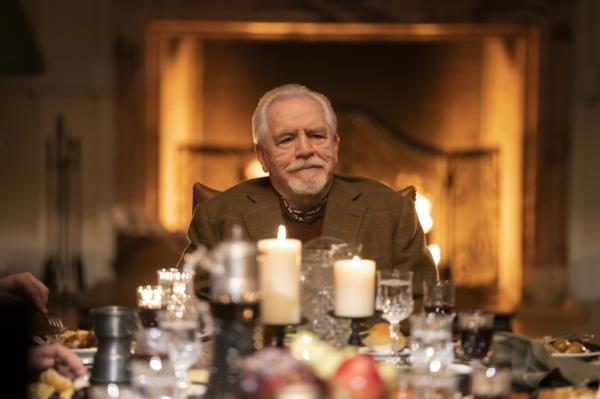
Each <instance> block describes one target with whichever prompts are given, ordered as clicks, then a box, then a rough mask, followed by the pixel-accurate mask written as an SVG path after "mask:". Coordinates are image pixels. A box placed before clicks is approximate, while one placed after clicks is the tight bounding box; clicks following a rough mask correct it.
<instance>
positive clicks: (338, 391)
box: [329, 354, 385, 399]
mask: <svg viewBox="0 0 600 399" xmlns="http://www.w3.org/2000/svg"><path fill="white" fill-rule="evenodd" d="M329 388H330V390H331V394H332V398H334V399H337V398H344V399H381V398H383V396H384V395H385V383H384V382H383V380H382V379H381V377H380V376H379V373H377V367H376V366H375V361H374V360H373V358H372V357H371V356H369V355H365V354H360V355H356V356H353V357H351V358H349V359H346V360H345V361H344V362H343V363H342V364H341V365H340V367H338V369H337V371H336V373H335V375H334V376H333V378H331V380H330V381H329Z"/></svg>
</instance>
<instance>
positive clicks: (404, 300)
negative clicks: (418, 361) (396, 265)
mask: <svg viewBox="0 0 600 399" xmlns="http://www.w3.org/2000/svg"><path fill="white" fill-rule="evenodd" d="M412 278H413V273H412V272H411V271H404V270H380V271H378V272H377V299H376V306H377V310H380V311H381V315H382V317H383V318H384V319H385V320H387V321H388V322H389V323H390V338H391V347H392V348H391V349H392V357H391V359H390V361H391V362H392V363H393V364H395V365H397V366H406V365H407V364H406V360H405V359H403V358H402V357H401V356H400V351H401V348H398V338H399V332H400V322H401V321H402V320H404V319H406V318H407V317H408V316H410V315H411V313H412V312H413V306H414V301H413V295H412Z"/></svg>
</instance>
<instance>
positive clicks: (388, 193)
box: [336, 175, 409, 212]
mask: <svg viewBox="0 0 600 399" xmlns="http://www.w3.org/2000/svg"><path fill="white" fill-rule="evenodd" d="M336 186H337V187H338V190H340V191H343V192H345V193H347V194H346V196H347V197H350V198H352V200H353V201H355V202H356V203H361V204H363V205H366V206H368V207H369V208H370V209H371V210H372V211H376V212H377V211H385V210H391V209H397V208H402V207H403V206H404V205H405V202H406V201H409V200H408V198H406V197H404V196H403V195H401V194H400V193H398V191H396V190H395V189H393V188H391V187H389V186H387V185H385V184H383V183H380V182H378V181H376V180H373V179H370V178H368V177H362V176H338V175H336Z"/></svg>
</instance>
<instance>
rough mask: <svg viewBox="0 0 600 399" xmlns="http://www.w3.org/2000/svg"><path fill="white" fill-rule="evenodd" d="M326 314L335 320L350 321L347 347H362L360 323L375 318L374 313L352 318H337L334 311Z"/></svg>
mask: <svg viewBox="0 0 600 399" xmlns="http://www.w3.org/2000/svg"><path fill="white" fill-rule="evenodd" d="M327 314H328V315H329V316H331V317H333V318H335V319H350V337H349V338H348V345H354V346H363V342H362V338H361V337H360V331H359V327H360V322H361V321H365V320H369V319H371V318H373V316H375V313H373V314H371V315H369V316H361V317H352V316H339V315H337V314H336V313H335V311H333V310H330V311H329V312H327Z"/></svg>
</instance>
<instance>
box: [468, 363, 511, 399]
mask: <svg viewBox="0 0 600 399" xmlns="http://www.w3.org/2000/svg"><path fill="white" fill-rule="evenodd" d="M510 391H511V373H510V370H509V369H501V368H496V367H477V368H475V369H474V370H473V374H472V375H471V394H472V395H473V398H474V399H503V398H508V397H510Z"/></svg>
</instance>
